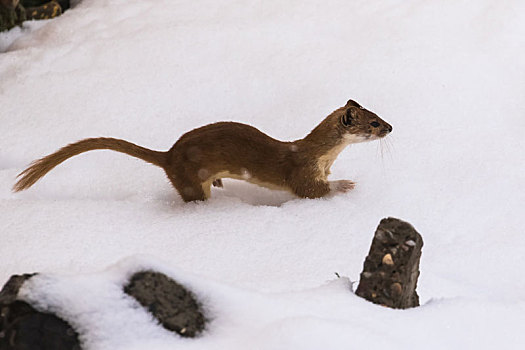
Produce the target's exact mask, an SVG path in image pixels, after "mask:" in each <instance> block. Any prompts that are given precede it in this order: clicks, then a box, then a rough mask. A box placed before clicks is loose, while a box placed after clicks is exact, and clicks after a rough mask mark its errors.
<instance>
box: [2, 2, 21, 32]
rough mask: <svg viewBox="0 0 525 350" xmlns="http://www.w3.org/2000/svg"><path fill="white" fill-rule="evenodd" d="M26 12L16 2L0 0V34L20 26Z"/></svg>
mask: <svg viewBox="0 0 525 350" xmlns="http://www.w3.org/2000/svg"><path fill="white" fill-rule="evenodd" d="M25 20H26V10H25V8H24V7H23V6H22V4H20V3H19V2H18V0H0V32H2V31H4V30H9V29H11V28H13V27H16V26H19V25H22V22H24V21H25Z"/></svg>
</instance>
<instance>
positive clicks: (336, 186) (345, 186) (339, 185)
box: [328, 180, 355, 193]
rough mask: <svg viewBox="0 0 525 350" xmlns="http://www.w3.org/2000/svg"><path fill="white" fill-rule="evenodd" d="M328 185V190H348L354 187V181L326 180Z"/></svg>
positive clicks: (333, 191)
mask: <svg viewBox="0 0 525 350" xmlns="http://www.w3.org/2000/svg"><path fill="white" fill-rule="evenodd" d="M328 183H329V185H330V192H332V193H335V192H343V193H344V192H348V191H350V190H353V189H354V188H355V182H353V181H350V180H338V181H328Z"/></svg>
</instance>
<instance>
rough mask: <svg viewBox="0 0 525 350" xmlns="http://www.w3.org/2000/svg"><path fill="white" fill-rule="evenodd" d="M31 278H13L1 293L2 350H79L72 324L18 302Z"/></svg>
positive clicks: (0, 328) (0, 329) (24, 276)
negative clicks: (18, 296) (22, 289)
mask: <svg viewBox="0 0 525 350" xmlns="http://www.w3.org/2000/svg"><path fill="white" fill-rule="evenodd" d="M32 276H34V274H31V275H29V274H26V275H21V276H12V277H11V278H10V279H9V281H7V283H6V284H5V285H4V287H3V288H2V291H0V350H15V349H16V350H79V349H80V345H79V341H78V334H77V333H76V332H75V331H74V330H73V328H72V327H71V326H70V325H69V324H67V323H66V322H65V321H63V320H61V319H60V318H58V317H57V316H55V315H52V314H49V313H43V312H39V311H37V310H35V309H34V308H33V307H32V306H31V305H29V304H28V303H26V302H24V301H20V300H16V299H17V295H18V291H19V289H20V287H21V286H22V284H23V283H24V282H25V281H26V280H28V279H29V278H31V277H32Z"/></svg>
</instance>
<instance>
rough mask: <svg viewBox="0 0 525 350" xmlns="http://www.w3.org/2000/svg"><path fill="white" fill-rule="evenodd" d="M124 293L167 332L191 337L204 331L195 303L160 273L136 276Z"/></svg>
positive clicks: (141, 273)
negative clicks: (143, 308)
mask: <svg viewBox="0 0 525 350" xmlns="http://www.w3.org/2000/svg"><path fill="white" fill-rule="evenodd" d="M124 291H125V292H126V294H128V295H130V296H132V297H133V298H135V299H136V300H137V301H138V302H139V303H140V304H141V305H142V306H144V307H145V308H146V309H147V310H148V311H149V312H150V313H151V314H152V315H153V316H154V317H155V318H156V319H157V320H159V322H160V324H162V326H164V328H166V329H168V330H170V331H174V332H177V333H178V334H180V335H181V336H184V337H195V336H196V335H198V334H199V333H200V332H201V331H202V330H203V329H204V326H205V323H206V319H205V317H204V315H203V313H202V311H201V306H200V304H199V302H198V301H197V299H196V298H195V297H194V295H193V294H192V293H191V292H190V291H188V290H187V289H186V288H184V287H183V286H181V285H180V284H178V283H177V282H175V281H174V280H172V279H170V278H169V277H167V276H166V275H164V274H162V273H159V272H154V271H143V272H138V273H136V274H134V275H133V276H132V277H131V279H130V282H129V284H128V285H127V286H125V287H124Z"/></svg>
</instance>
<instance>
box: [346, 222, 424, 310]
mask: <svg viewBox="0 0 525 350" xmlns="http://www.w3.org/2000/svg"><path fill="white" fill-rule="evenodd" d="M422 247H423V239H422V238H421V235H420V234H419V233H417V231H416V230H415V229H414V228H413V227H412V225H410V224H409V223H407V222H404V221H401V220H398V219H394V218H388V219H383V220H381V222H380V224H379V226H378V227H377V229H376V232H375V235H374V239H373V240H372V245H371V247H370V252H369V253H368V256H367V257H366V260H365V263H364V266H363V272H361V278H360V281H359V286H358V287H357V290H356V294H357V295H359V296H360V297H363V298H365V299H367V300H369V301H371V302H373V303H376V304H380V305H383V306H388V307H391V308H395V309H406V308H410V307H416V306H419V296H418V295H417V292H416V287H417V279H418V277H419V260H420V258H421V248H422Z"/></svg>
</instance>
